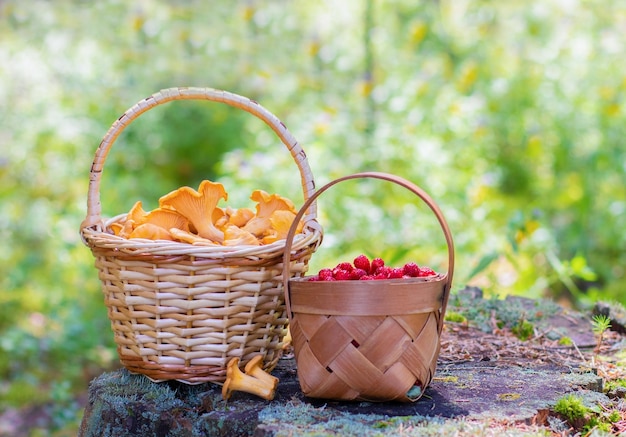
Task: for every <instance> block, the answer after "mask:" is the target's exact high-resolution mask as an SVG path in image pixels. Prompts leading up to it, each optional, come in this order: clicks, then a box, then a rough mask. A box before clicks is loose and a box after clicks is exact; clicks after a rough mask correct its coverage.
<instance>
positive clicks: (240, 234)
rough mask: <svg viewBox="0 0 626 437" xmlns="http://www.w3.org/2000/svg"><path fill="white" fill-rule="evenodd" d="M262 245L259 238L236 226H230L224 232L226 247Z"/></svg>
mask: <svg viewBox="0 0 626 437" xmlns="http://www.w3.org/2000/svg"><path fill="white" fill-rule="evenodd" d="M260 244H261V242H260V241H259V239H258V238H257V237H255V236H254V235H253V234H251V233H250V232H248V231H246V230H245V229H241V228H238V227H237V226H235V225H228V227H227V228H226V229H225V230H224V246H239V245H248V246H259V245H260Z"/></svg>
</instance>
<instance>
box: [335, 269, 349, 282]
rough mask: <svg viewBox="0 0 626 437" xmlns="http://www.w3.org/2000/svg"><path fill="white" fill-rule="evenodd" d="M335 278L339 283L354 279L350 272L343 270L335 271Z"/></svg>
mask: <svg viewBox="0 0 626 437" xmlns="http://www.w3.org/2000/svg"><path fill="white" fill-rule="evenodd" d="M333 277H334V278H335V280H337V281H349V280H350V279H352V278H351V277H350V272H349V271H347V270H341V269H337V270H335V271H334V275H333Z"/></svg>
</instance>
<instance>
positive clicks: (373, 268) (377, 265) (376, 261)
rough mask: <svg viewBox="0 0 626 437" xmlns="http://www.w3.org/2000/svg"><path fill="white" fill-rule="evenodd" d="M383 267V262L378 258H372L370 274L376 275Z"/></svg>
mask: <svg viewBox="0 0 626 437" xmlns="http://www.w3.org/2000/svg"><path fill="white" fill-rule="evenodd" d="M384 266H385V261H383V260H382V259H380V258H374V259H373V260H372V265H371V266H370V274H372V273H376V272H377V271H378V269H380V268H381V267H384Z"/></svg>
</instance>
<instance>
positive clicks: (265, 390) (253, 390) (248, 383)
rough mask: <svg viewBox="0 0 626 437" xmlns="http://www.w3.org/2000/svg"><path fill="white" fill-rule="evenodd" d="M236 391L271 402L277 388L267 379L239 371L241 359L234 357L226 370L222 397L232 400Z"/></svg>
mask: <svg viewBox="0 0 626 437" xmlns="http://www.w3.org/2000/svg"><path fill="white" fill-rule="evenodd" d="M234 391H243V392H246V393H250V394H253V395H256V396H258V397H260V398H263V399H266V400H268V401H271V400H272V399H274V395H275V394H276V386H275V385H273V384H270V383H268V382H267V380H265V379H259V378H255V377H254V376H250V375H246V374H245V373H243V372H242V371H241V370H239V358H238V357H234V358H232V359H231V360H230V361H229V362H228V366H227V368H226V381H225V382H224V385H223V386H222V397H223V398H224V399H225V400H228V399H230V397H231V395H232V394H233V392H234Z"/></svg>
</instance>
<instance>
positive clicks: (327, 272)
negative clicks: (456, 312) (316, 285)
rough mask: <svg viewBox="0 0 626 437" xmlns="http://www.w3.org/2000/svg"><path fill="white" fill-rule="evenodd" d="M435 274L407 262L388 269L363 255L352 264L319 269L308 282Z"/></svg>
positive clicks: (380, 261) (425, 268)
mask: <svg viewBox="0 0 626 437" xmlns="http://www.w3.org/2000/svg"><path fill="white" fill-rule="evenodd" d="M436 274H437V273H435V271H433V270H432V269H431V268H429V267H420V266H418V265H417V264H415V263H414V262H408V263H406V264H405V265H404V266H402V267H389V266H386V265H385V261H383V260H382V259H381V258H374V259H373V260H371V261H370V260H369V258H368V257H367V256H365V255H359V256H357V257H356V258H354V261H353V264H350V263H349V262H342V263H339V264H337V266H336V267H335V268H333V269H328V268H325V269H321V270H320V271H319V272H318V273H317V275H315V276H311V277H309V281H372V280H377V279H401V278H419V277H425V276H434V275H436Z"/></svg>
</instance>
